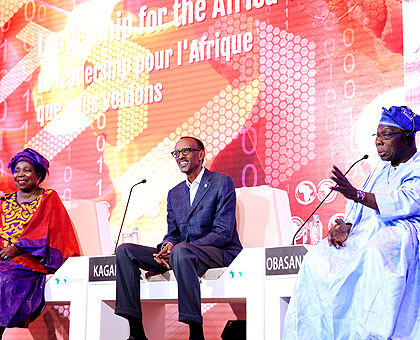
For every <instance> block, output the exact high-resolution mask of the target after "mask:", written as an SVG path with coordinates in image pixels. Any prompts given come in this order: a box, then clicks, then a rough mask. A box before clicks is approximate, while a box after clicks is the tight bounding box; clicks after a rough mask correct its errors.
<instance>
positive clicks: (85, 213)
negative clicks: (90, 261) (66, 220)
mask: <svg viewBox="0 0 420 340" xmlns="http://www.w3.org/2000/svg"><path fill="white" fill-rule="evenodd" d="M63 204H64V206H65V208H66V210H67V212H68V214H69V216H70V219H71V221H72V223H73V227H74V229H75V232H76V236H77V239H78V241H79V246H80V250H81V252H82V255H85V256H92V255H107V254H111V253H112V251H113V249H112V242H111V231H110V228H109V222H108V216H109V208H108V206H107V205H106V204H104V203H96V202H94V201H89V200H74V201H63Z"/></svg>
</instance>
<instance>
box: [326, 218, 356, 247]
mask: <svg viewBox="0 0 420 340" xmlns="http://www.w3.org/2000/svg"><path fill="white" fill-rule="evenodd" d="M335 223H337V224H336V225H334V226H333V227H332V228H331V229H330V230H328V234H327V236H328V243H329V245H330V246H331V245H333V246H334V247H336V248H337V249H339V248H340V247H344V246H345V244H344V241H345V240H347V237H348V236H349V233H350V229H351V225H350V224H346V223H345V222H344V221H343V220H342V219H341V218H338V219H336V220H335Z"/></svg>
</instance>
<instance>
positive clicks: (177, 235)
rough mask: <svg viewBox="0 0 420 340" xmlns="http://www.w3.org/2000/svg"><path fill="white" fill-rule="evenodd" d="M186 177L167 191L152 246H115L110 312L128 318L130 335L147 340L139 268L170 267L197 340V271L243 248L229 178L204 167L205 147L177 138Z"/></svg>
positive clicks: (199, 329) (183, 319) (185, 316)
mask: <svg viewBox="0 0 420 340" xmlns="http://www.w3.org/2000/svg"><path fill="white" fill-rule="evenodd" d="M172 155H173V156H174V158H175V160H176V162H177V164H178V166H179V169H180V170H181V172H183V173H185V174H186V175H187V180H186V181H185V182H181V183H179V184H178V185H177V186H175V187H174V188H172V189H171V190H170V191H169V193H168V216H167V221H168V234H167V235H166V236H165V237H164V239H163V241H162V243H160V244H159V245H158V246H157V248H152V247H146V246H141V245H136V244H131V243H126V244H122V245H121V246H120V247H119V248H118V250H117V299H116V308H115V313H116V314H117V315H120V316H122V317H125V318H127V319H128V321H129V324H130V339H133V340H140V339H147V338H146V335H145V333H144V329H143V324H142V312H141V305H140V272H139V270H138V267H140V268H143V269H145V270H148V271H152V272H164V271H166V270H169V269H173V271H174V273H175V277H176V279H177V282H178V310H179V321H181V322H185V323H187V324H188V325H189V327H190V338H189V339H190V340H202V339H204V334H203V318H202V316H201V294H200V283H199V280H198V274H199V273H202V272H204V271H205V270H207V269H209V268H215V267H224V266H228V265H229V264H230V263H231V262H232V261H233V259H234V258H235V257H236V255H238V254H239V252H240V251H241V249H242V246H241V243H240V241H239V237H238V233H237V231H236V219H235V209H236V195H235V185H234V183H233V180H232V178H230V177H229V176H226V175H224V174H221V173H217V172H211V171H209V170H207V169H205V168H204V167H203V162H204V156H205V151H204V145H203V143H202V142H201V141H200V140H199V139H196V138H194V137H182V138H181V139H180V140H179V141H178V143H177V144H176V147H175V150H174V151H173V152H172Z"/></svg>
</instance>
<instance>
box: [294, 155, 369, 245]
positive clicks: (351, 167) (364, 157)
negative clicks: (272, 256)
mask: <svg viewBox="0 0 420 340" xmlns="http://www.w3.org/2000/svg"><path fill="white" fill-rule="evenodd" d="M368 158H369V155H364V156H363V157H362V158H360V159H359V160H357V161H356V162H354V163H353V164H352V165H351V166H350V168H348V170H347V171H346V172H345V173H344V177H345V176H346V175H347V174H348V173H349V171H350V170H351V169H353V167H354V166H355V165H356V164H357V163H359V162H361V161H363V160H364V159H368ZM336 186H337V184H336V185H334V187H336ZM333 191H334V190H332V189H331V190H330V192H329V193H328V194H327V195H326V196H325V197H324V199H323V200H322V201H321V202H320V203H319V204H318V206H317V207H316V208H315V210H314V211H312V213H311V214H310V215H309V217H308V218H307V219H306V221H305V222H303V224H302V225H301V226H300V227H299V229H298V230H297V231H296V233H295V234H294V235H293V240H292V246H293V245H294V244H295V239H296V236H297V234H298V233H299V231H301V230H302V228H303V227H304V226H305V225H306V223H308V221H309V220H310V219H311V217H312V216H313V215H314V214H315V213H316V212H317V210H318V209H319V207H320V206H321V205H322V204H323V203H324V202H325V200H326V199H327V198H328V196H330V194H331V193H332V192H333Z"/></svg>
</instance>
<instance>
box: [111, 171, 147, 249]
mask: <svg viewBox="0 0 420 340" xmlns="http://www.w3.org/2000/svg"><path fill="white" fill-rule="evenodd" d="M143 183H146V180H145V179H142V180H141V181H140V182H138V183H136V184H134V185H133V186H132V187H131V189H130V193H129V194H128V200H127V204H126V205H125V211H124V216H123V218H122V222H121V227H120V232H119V233H118V237H117V242H115V249H114V254H116V253H117V248H118V241H119V240H120V235H121V231H122V228H123V225H124V219H125V215H126V214H127V208H128V203H130V197H131V192H132V191H133V188H134V187H135V186H136V185H139V184H143Z"/></svg>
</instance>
